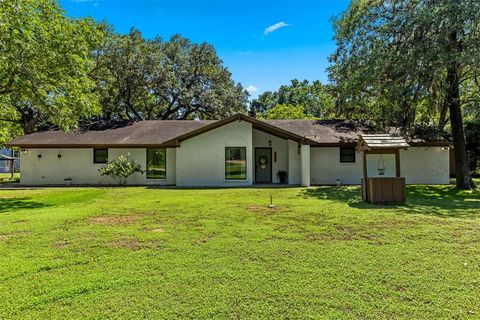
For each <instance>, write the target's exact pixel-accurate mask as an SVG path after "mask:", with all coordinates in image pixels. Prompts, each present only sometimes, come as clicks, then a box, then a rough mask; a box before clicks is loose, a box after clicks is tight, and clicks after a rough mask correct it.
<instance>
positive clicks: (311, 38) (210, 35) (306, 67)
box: [60, 0, 349, 97]
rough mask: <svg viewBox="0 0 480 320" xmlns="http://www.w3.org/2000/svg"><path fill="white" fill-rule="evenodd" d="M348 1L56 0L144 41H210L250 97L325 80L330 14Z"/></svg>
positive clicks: (331, 44) (330, 43)
mask: <svg viewBox="0 0 480 320" xmlns="http://www.w3.org/2000/svg"><path fill="white" fill-rule="evenodd" d="M348 3H349V1H347V0H317V1H314V0H303V1H302V0H296V1H286V0H284V1H270V0H263V1H253V0H243V1H228V0H226V1H220V0H216V1H201V0H196V1H185V0H179V1H160V0H149V1H144V0H137V1H135V0H60V4H61V5H62V7H63V8H64V9H65V10H66V12H67V14H68V15H69V16H72V17H78V16H91V17H93V18H94V19H95V20H99V21H100V20H106V21H108V22H109V23H110V24H112V25H113V26H114V28H115V30H116V31H117V32H121V33H126V32H128V31H129V29H130V28H131V27H132V26H134V27H136V28H138V29H139V30H140V31H141V32H142V33H143V35H144V36H145V37H148V38H153V37H154V36H155V35H160V36H161V37H163V38H165V39H168V38H169V37H170V36H171V35H173V34H176V33H178V34H181V35H182V36H184V37H187V38H189V39H191V40H192V41H194V42H202V41H206V42H208V43H211V44H213V45H214V46H215V48H216V50H217V53H218V55H219V56H220V58H221V59H222V60H223V62H224V64H225V66H227V67H228V69H229V70H230V72H231V73H232V76H233V79H234V80H235V81H237V82H241V83H242V85H243V86H244V87H245V88H250V89H251V93H252V96H253V97H256V96H257V95H258V94H260V93H262V92H264V91H267V90H275V89H277V88H278V87H279V86H280V85H282V84H288V83H289V82H290V80H291V79H294V78H298V79H308V80H321V81H322V82H324V83H325V82H327V74H326V72H325V69H326V67H327V66H328V55H329V54H330V53H331V52H333V50H334V49H335V45H334V42H333V40H332V36H333V31H332V26H331V22H330V18H331V17H332V16H334V15H338V14H339V13H341V12H342V11H343V10H344V9H346V7H347V6H348ZM269 27H270V28H269Z"/></svg>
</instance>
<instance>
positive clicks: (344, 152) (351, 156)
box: [340, 148, 355, 163]
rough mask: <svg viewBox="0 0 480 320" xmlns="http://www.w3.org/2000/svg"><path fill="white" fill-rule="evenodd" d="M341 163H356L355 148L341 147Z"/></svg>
mask: <svg viewBox="0 0 480 320" xmlns="http://www.w3.org/2000/svg"><path fill="white" fill-rule="evenodd" d="M340 162H341V163H355V148H340Z"/></svg>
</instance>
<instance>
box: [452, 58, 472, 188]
mask: <svg viewBox="0 0 480 320" xmlns="http://www.w3.org/2000/svg"><path fill="white" fill-rule="evenodd" d="M447 85H448V86H447V94H446V103H447V104H448V108H449V110H450V124H451V126H452V136H453V147H454V154H455V173H456V179H457V189H465V190H467V189H471V188H473V187H474V184H473V180H472V176H471V173H470V168H469V166H468V161H467V148H466V143H465V134H464V132H463V117H462V109H461V105H460V81H459V66H458V64H457V63H453V64H452V65H451V66H450V67H449V68H448V70H447Z"/></svg>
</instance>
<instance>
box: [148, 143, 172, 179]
mask: <svg viewBox="0 0 480 320" xmlns="http://www.w3.org/2000/svg"><path fill="white" fill-rule="evenodd" d="M166 178H167V149H165V148H163V149H147V179H166Z"/></svg>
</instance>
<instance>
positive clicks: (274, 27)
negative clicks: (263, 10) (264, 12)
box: [263, 21, 290, 35]
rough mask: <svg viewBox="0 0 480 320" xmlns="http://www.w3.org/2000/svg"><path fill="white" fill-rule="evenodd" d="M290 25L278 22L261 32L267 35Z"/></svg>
mask: <svg viewBox="0 0 480 320" xmlns="http://www.w3.org/2000/svg"><path fill="white" fill-rule="evenodd" d="M289 25H290V24H288V23H285V22H284V21H280V22H277V23H275V24H274V25H271V26H269V27H267V28H265V31H264V32H263V34H264V35H268V34H269V33H272V32H273V31H275V30H277V29H280V28H283V27H288V26H289Z"/></svg>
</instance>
